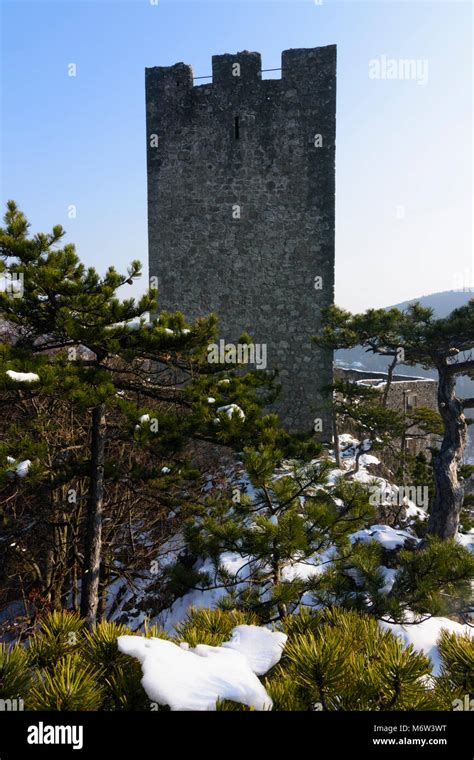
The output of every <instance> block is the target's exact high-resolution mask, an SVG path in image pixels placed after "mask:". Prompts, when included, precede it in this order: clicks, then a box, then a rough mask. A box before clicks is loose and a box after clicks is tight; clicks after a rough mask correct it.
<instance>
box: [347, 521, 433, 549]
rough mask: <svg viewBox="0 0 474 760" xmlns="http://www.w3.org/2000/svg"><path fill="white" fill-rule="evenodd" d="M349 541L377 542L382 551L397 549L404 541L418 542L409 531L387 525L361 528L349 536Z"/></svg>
mask: <svg viewBox="0 0 474 760" xmlns="http://www.w3.org/2000/svg"><path fill="white" fill-rule="evenodd" d="M350 538H351V541H352V542H355V541H362V542H363V543H367V542H369V541H377V542H378V543H379V544H380V545H381V546H382V547H383V548H384V549H398V548H399V547H401V546H403V545H404V544H405V541H407V540H410V541H417V542H418V541H419V540H420V539H418V538H417V537H416V536H415V534H414V533H413V532H412V531H410V530H400V529H397V528H391V527H390V526H389V525H371V526H370V527H369V528H363V529H362V530H358V531H356V532H355V533H353V534H352V535H351V537H350Z"/></svg>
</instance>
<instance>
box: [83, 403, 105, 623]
mask: <svg viewBox="0 0 474 760" xmlns="http://www.w3.org/2000/svg"><path fill="white" fill-rule="evenodd" d="M105 431H106V419H105V404H100V405H99V406H96V407H94V409H93V410H92V434H91V468H90V480H89V493H88V499H87V517H86V541H85V546H84V568H83V573H82V593H81V615H82V616H83V617H85V618H86V625H87V627H88V628H89V630H90V629H91V628H92V626H93V625H94V623H95V622H96V620H97V607H98V604H99V580H100V560H101V554H102V510H103V497H104V451H105Z"/></svg>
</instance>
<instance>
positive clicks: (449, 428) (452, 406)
mask: <svg viewBox="0 0 474 760" xmlns="http://www.w3.org/2000/svg"><path fill="white" fill-rule="evenodd" d="M438 372H439V383H438V409H439V413H440V415H441V417H442V418H443V424H444V437H443V443H442V445H441V450H440V452H439V454H438V455H437V456H436V458H435V460H434V463H433V473H434V479H435V485H436V492H435V498H434V503H433V506H432V508H431V512H430V517H429V521H428V531H427V532H428V534H429V535H434V536H439V538H441V539H448V538H455V537H456V535H457V532H458V526H459V516H460V512H461V508H462V504H463V496H464V492H463V488H462V486H461V485H460V483H459V481H458V473H457V470H458V467H459V465H460V464H461V462H462V457H463V453H464V447H465V445H466V438H467V423H466V418H465V416H464V414H463V406H462V403H461V401H460V400H459V399H458V398H456V393H455V388H456V375H455V374H454V373H453V372H452V371H450V370H449V365H447V364H443V365H442V366H439V367H438Z"/></svg>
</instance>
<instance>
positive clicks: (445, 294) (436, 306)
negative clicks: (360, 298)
mask: <svg viewBox="0 0 474 760" xmlns="http://www.w3.org/2000/svg"><path fill="white" fill-rule="evenodd" d="M470 298H474V290H473V289H470V290H443V291H442V292H441V293H431V295H428V296H420V298H413V299H412V300H411V301H403V303H397V304H395V305H394V307H395V308H396V309H402V310H404V309H406V308H407V306H408V305H409V304H411V303H416V301H419V302H420V303H421V305H422V306H427V307H429V308H430V309H433V311H434V313H435V316H437V317H438V318H440V319H441V318H442V317H447V316H448V314H451V312H452V311H454V309H458V308H459V307H460V306H464V305H465V304H466V303H467V302H468V301H469V299H470ZM394 307H393V306H389V307H388V308H389V309H393V308H394Z"/></svg>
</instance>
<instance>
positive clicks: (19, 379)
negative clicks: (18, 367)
mask: <svg viewBox="0 0 474 760" xmlns="http://www.w3.org/2000/svg"><path fill="white" fill-rule="evenodd" d="M6 374H7V375H8V377H9V378H10V380H14V381H15V382H16V383H37V382H38V381H39V375H37V374H36V373H35V372H15V371H14V370H13V369H7V371H6Z"/></svg>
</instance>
